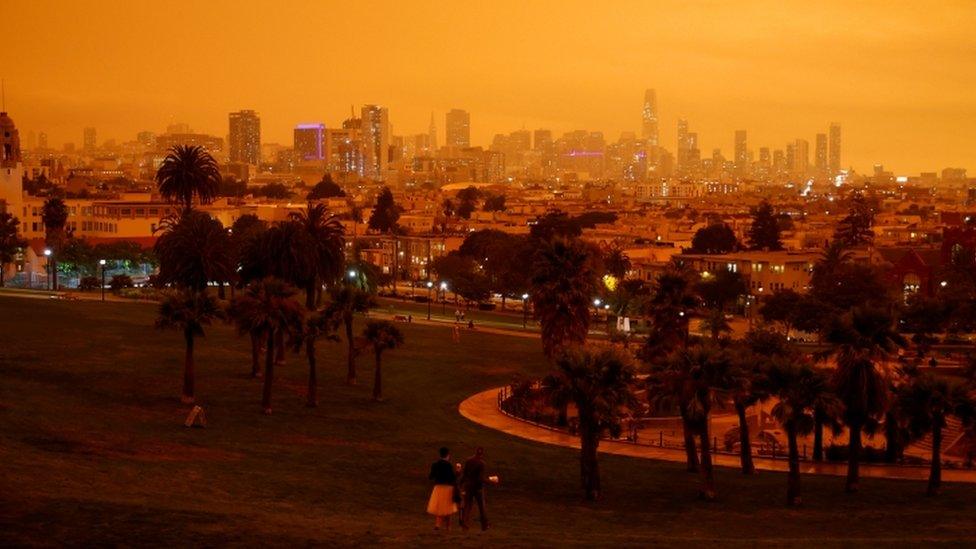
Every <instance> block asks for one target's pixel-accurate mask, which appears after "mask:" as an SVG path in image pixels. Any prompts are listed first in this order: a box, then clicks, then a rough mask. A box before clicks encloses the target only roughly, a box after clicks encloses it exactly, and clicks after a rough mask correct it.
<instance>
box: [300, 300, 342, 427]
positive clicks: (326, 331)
mask: <svg viewBox="0 0 976 549" xmlns="http://www.w3.org/2000/svg"><path fill="white" fill-rule="evenodd" d="M335 329H336V322H335V319H334V318H332V317H331V316H329V315H328V314H325V313H323V312H321V311H316V312H313V313H312V314H310V315H309V316H308V318H307V319H306V320H305V331H304V332H302V334H301V337H296V338H295V343H296V345H298V346H300V345H301V344H303V343H304V345H305V357H306V358H307V359H308V392H307V395H308V399H307V401H306V404H305V405H306V406H308V407H309V408H314V407H316V406H318V405H319V398H318V385H319V384H318V372H317V371H316V365H315V343H316V342H317V341H318V340H319V339H322V338H324V339H327V340H330V341H338V340H339V338H337V337H336V336H335Z"/></svg>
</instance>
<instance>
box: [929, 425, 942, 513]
mask: <svg viewBox="0 0 976 549" xmlns="http://www.w3.org/2000/svg"><path fill="white" fill-rule="evenodd" d="M941 486H942V422H941V420H940V418H936V423H935V425H934V426H933V427H932V466H931V468H930V469H929V487H928V491H927V493H928V495H930V496H937V495H938V494H939V488H940V487H941Z"/></svg>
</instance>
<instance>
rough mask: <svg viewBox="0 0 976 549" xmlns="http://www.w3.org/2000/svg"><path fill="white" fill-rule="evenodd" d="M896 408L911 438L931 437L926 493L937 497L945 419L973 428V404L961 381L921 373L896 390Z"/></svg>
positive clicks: (974, 406) (975, 406)
mask: <svg viewBox="0 0 976 549" xmlns="http://www.w3.org/2000/svg"><path fill="white" fill-rule="evenodd" d="M897 408H898V409H899V411H900V414H899V415H901V416H902V417H904V418H905V420H906V423H907V427H908V429H909V432H910V434H911V436H912V437H913V438H915V439H920V438H922V437H924V436H925V435H928V434H931V435H932V456H931V465H930V467H929V483H928V494H929V495H930V496H934V495H937V494H938V493H939V489H940V487H941V486H942V431H943V429H945V426H946V418H948V417H949V416H956V417H958V418H960V419H961V420H962V421H963V422H964V423H965V424H967V425H972V422H973V419H974V416H976V402H974V400H973V397H972V396H971V395H970V392H969V389H968V388H967V387H966V385H965V384H963V383H962V382H959V381H953V380H949V379H946V378H944V377H937V376H936V375H935V374H932V373H929V372H923V373H921V374H919V375H917V376H915V377H914V378H913V379H912V380H911V381H910V382H909V383H906V384H904V385H902V386H901V387H900V388H899V391H898V396H897Z"/></svg>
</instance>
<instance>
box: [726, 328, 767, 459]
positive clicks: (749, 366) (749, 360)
mask: <svg viewBox="0 0 976 549" xmlns="http://www.w3.org/2000/svg"><path fill="white" fill-rule="evenodd" d="M733 349H734V353H733V355H732V359H733V369H732V375H733V382H734V383H733V386H732V406H733V407H734V408H735V413H736V415H737V416H738V418H739V461H740V464H741V466H742V473H743V474H746V475H751V474H753V473H755V472H756V466H755V464H754V463H753V462H752V438H751V437H750V433H749V421H748V418H747V417H746V412H747V411H748V409H749V407H750V406H753V405H754V404H756V403H757V402H760V401H762V400H765V399H766V398H767V397H768V396H769V393H768V387H767V383H766V381H767V380H766V364H767V362H768V358H767V357H764V356H761V355H759V354H758V353H755V352H753V350H752V349H751V348H750V347H748V346H746V345H737V346H735V347H734V348H733Z"/></svg>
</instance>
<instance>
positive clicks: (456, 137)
mask: <svg viewBox="0 0 976 549" xmlns="http://www.w3.org/2000/svg"><path fill="white" fill-rule="evenodd" d="M446 118H447V120H446V121H447V128H446V131H445V134H446V136H447V146H448V147H460V148H464V147H470V146H471V115H470V114H468V111H463V110H461V109H451V110H450V112H448V113H447V117H446Z"/></svg>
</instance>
